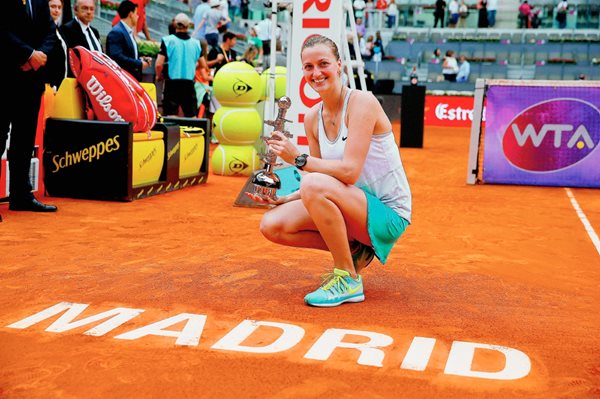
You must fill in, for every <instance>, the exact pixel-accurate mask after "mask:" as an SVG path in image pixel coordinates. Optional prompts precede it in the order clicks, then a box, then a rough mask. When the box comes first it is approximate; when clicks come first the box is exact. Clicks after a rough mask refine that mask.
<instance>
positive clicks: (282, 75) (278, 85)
mask: <svg viewBox="0 0 600 399" xmlns="http://www.w3.org/2000/svg"><path fill="white" fill-rule="evenodd" d="M270 74H271V68H267V69H265V70H264V71H263V73H262V74H261V75H260V78H261V80H262V82H263V86H264V89H263V92H262V97H261V100H266V99H267V98H269V94H270V93H271V91H270V87H271V86H270V85H271V83H270V79H271V77H270V76H269V75H270ZM286 87H287V68H286V67H284V66H276V67H275V99H279V98H281V97H283V96H285V95H286Z"/></svg>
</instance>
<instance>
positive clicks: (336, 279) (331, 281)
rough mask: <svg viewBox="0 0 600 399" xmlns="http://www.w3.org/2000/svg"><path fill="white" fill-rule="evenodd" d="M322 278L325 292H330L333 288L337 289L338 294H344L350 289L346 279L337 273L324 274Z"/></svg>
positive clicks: (322, 287) (322, 286)
mask: <svg viewBox="0 0 600 399" xmlns="http://www.w3.org/2000/svg"><path fill="white" fill-rule="evenodd" d="M321 278H322V279H323V283H322V285H321V289H322V290H323V291H329V290H331V288H332V287H335V288H336V290H337V292H339V293H342V292H345V291H347V289H348V287H349V286H348V283H347V282H346V279H344V278H343V277H342V276H339V275H337V274H335V273H327V274H324V275H323V276H321Z"/></svg>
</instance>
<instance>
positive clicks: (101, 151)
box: [52, 135, 121, 173]
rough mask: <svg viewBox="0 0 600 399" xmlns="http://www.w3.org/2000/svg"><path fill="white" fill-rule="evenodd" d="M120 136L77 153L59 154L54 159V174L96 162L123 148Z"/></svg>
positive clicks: (66, 152)
mask: <svg viewBox="0 0 600 399" xmlns="http://www.w3.org/2000/svg"><path fill="white" fill-rule="evenodd" d="M118 139H119V135H116V136H114V137H113V138H110V139H108V140H106V141H101V142H99V143H96V144H93V145H91V146H89V147H86V148H84V149H82V150H79V151H77V152H69V151H65V153H64V154H62V155H60V154H57V155H55V156H53V157H52V163H53V164H54V170H53V171H52V173H56V172H58V171H59V170H61V169H64V168H68V167H69V166H73V165H77V164H79V163H81V162H94V161H97V160H99V159H100V157H102V156H103V155H105V154H108V153H109V152H113V151H117V150H118V149H119V148H121V145H120V144H119V140H118Z"/></svg>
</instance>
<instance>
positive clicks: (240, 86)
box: [233, 79, 252, 97]
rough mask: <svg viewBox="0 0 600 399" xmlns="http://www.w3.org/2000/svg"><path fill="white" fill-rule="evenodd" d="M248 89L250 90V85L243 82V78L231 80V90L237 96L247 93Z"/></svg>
mask: <svg viewBox="0 0 600 399" xmlns="http://www.w3.org/2000/svg"><path fill="white" fill-rule="evenodd" d="M250 90H252V86H250V85H249V84H248V83H246V82H244V81H243V80H240V79H237V80H236V81H235V82H233V92H234V93H235V95H236V96H238V97H239V96H243V95H244V94H246V93H248V92H249V91H250Z"/></svg>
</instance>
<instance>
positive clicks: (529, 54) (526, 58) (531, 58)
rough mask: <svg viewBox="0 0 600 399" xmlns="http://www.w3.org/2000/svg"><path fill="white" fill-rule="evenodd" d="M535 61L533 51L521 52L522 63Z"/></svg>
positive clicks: (526, 63)
mask: <svg viewBox="0 0 600 399" xmlns="http://www.w3.org/2000/svg"><path fill="white" fill-rule="evenodd" d="M534 63H535V53H533V52H531V51H525V52H524V53H523V64H524V65H533V64H534Z"/></svg>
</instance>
